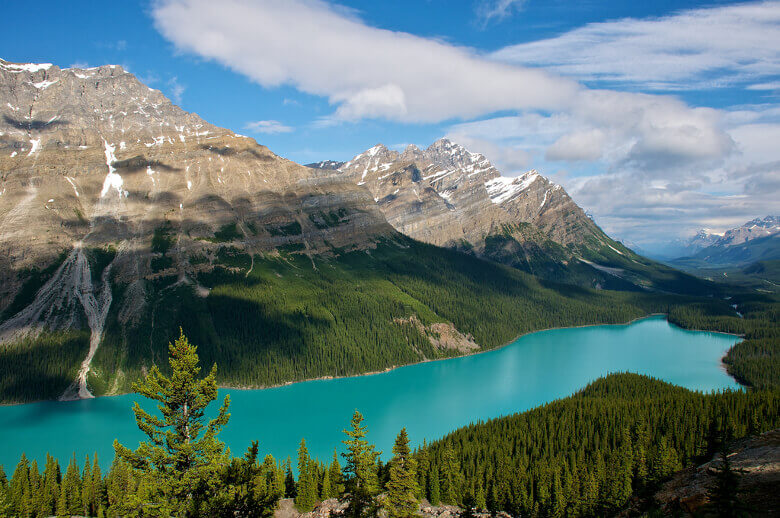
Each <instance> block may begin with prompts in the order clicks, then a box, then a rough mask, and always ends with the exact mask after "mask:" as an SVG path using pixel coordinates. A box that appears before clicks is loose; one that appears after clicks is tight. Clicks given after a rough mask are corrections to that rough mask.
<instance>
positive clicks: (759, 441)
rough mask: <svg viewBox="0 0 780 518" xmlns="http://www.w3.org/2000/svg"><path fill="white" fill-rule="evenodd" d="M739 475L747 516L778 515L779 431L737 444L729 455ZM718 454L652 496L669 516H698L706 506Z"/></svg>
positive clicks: (684, 471) (675, 477) (779, 485)
mask: <svg viewBox="0 0 780 518" xmlns="http://www.w3.org/2000/svg"><path fill="white" fill-rule="evenodd" d="M729 460H730V462H731V466H732V469H734V470H741V474H740V475H739V500H740V504H741V506H742V507H743V508H744V510H745V511H746V512H747V515H749V516H767V517H768V516H777V515H778V513H780V492H778V490H777V489H778V488H780V429H778V430H773V431H770V432H766V433H764V434H762V435H760V436H758V437H750V438H747V439H743V440H740V441H737V442H736V443H734V444H733V445H732V446H731V453H730V454H729ZM721 464H722V460H721V457H720V454H718V455H716V456H715V457H714V458H713V459H712V460H710V461H709V462H706V463H704V464H702V465H700V466H696V467H693V468H689V469H686V470H683V471H680V472H678V473H677V474H675V475H674V477H672V479H671V480H670V481H669V482H667V483H665V484H664V485H663V487H662V488H661V489H660V490H659V491H658V492H657V493H656V494H655V500H656V501H657V503H658V504H659V505H660V506H661V509H662V510H663V511H664V512H665V513H668V514H670V515H677V514H682V515H685V516H699V515H701V513H702V512H704V511H706V506H707V504H708V503H709V498H708V492H709V491H710V489H711V488H712V487H713V485H714V483H715V474H716V472H717V469H718V468H719V467H720V466H721Z"/></svg>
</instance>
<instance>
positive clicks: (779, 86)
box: [747, 81, 780, 90]
mask: <svg viewBox="0 0 780 518" xmlns="http://www.w3.org/2000/svg"><path fill="white" fill-rule="evenodd" d="M747 89H748V90H780V81H770V82H768V83H756V84H753V85H748V86H747Z"/></svg>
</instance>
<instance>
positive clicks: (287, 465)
mask: <svg viewBox="0 0 780 518" xmlns="http://www.w3.org/2000/svg"><path fill="white" fill-rule="evenodd" d="M284 496H285V498H295V477H293V472H292V462H291V461H290V457H287V460H286V461H285V462H284Z"/></svg>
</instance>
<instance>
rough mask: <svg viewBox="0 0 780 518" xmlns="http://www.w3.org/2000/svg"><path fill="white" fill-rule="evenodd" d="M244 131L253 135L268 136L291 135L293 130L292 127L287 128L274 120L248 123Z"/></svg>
mask: <svg viewBox="0 0 780 518" xmlns="http://www.w3.org/2000/svg"><path fill="white" fill-rule="evenodd" d="M244 129H247V130H249V131H251V132H253V133H264V134H266V135H277V134H279V133H290V132H291V131H292V130H293V129H292V128H291V127H290V126H285V125H284V124H282V123H281V122H279V121H274V120H267V121H253V122H247V123H246V124H245V125H244Z"/></svg>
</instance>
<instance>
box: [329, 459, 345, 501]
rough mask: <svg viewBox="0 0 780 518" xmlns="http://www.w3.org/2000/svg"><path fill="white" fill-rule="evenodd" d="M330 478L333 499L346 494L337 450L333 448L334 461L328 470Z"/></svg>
mask: <svg viewBox="0 0 780 518" xmlns="http://www.w3.org/2000/svg"><path fill="white" fill-rule="evenodd" d="M328 478H329V479H330V491H331V496H332V497H333V498H339V497H341V495H342V494H343V493H344V483H343V480H342V477H341V465H340V464H339V457H338V454H337V453H336V448H333V460H332V461H331V463H330V467H329V468H328Z"/></svg>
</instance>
